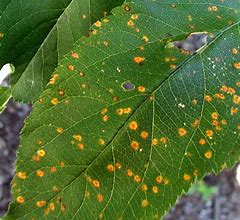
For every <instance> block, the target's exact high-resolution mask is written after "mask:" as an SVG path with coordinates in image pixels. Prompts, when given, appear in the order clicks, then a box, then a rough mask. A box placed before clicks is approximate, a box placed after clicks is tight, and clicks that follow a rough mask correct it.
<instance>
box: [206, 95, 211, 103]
mask: <svg viewBox="0 0 240 220" xmlns="http://www.w3.org/2000/svg"><path fill="white" fill-rule="evenodd" d="M204 99H205V101H207V102H211V101H212V97H211V96H210V95H206V96H205V98H204Z"/></svg>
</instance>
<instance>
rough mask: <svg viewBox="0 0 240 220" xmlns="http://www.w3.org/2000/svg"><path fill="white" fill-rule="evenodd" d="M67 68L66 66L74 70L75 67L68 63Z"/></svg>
mask: <svg viewBox="0 0 240 220" xmlns="http://www.w3.org/2000/svg"><path fill="white" fill-rule="evenodd" d="M67 68H68V70H69V71H74V70H75V67H74V66H73V65H71V64H69V65H68V66H67Z"/></svg>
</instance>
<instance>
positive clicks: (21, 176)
mask: <svg viewBox="0 0 240 220" xmlns="http://www.w3.org/2000/svg"><path fill="white" fill-rule="evenodd" d="M17 177H18V178H19V179H23V180H25V179H27V174H26V173H25V172H18V173H17Z"/></svg>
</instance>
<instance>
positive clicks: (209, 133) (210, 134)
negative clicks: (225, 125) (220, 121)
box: [206, 130, 214, 138]
mask: <svg viewBox="0 0 240 220" xmlns="http://www.w3.org/2000/svg"><path fill="white" fill-rule="evenodd" d="M213 135H214V132H213V130H206V136H207V137H208V138H212V137H213Z"/></svg>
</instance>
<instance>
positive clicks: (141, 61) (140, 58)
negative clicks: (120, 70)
mask: <svg viewBox="0 0 240 220" xmlns="http://www.w3.org/2000/svg"><path fill="white" fill-rule="evenodd" d="M144 60H145V58H144V57H134V58H133V61H134V62H135V63H137V64H142V63H143V61H144Z"/></svg>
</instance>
